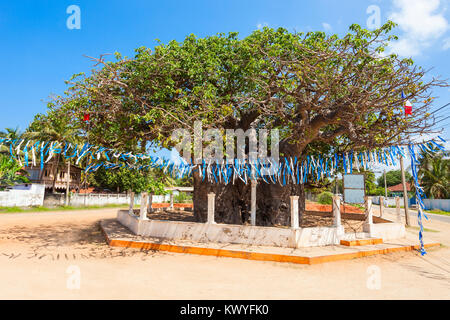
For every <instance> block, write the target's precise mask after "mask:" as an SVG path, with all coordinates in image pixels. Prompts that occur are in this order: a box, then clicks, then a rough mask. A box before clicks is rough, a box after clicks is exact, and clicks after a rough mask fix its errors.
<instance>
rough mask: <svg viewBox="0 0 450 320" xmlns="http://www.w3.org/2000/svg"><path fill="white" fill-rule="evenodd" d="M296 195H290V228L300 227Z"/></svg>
mask: <svg viewBox="0 0 450 320" xmlns="http://www.w3.org/2000/svg"><path fill="white" fill-rule="evenodd" d="M298 198H299V197H298V196H291V228H292V229H298V228H300V224H299V219H298Z"/></svg>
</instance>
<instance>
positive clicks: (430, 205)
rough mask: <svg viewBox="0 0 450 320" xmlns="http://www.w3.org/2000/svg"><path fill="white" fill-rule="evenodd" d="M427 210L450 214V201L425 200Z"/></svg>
mask: <svg viewBox="0 0 450 320" xmlns="http://www.w3.org/2000/svg"><path fill="white" fill-rule="evenodd" d="M423 204H424V205H425V210H433V209H434V210H442V211H447V212H450V199H423Z"/></svg>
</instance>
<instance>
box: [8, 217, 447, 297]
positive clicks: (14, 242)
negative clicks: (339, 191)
mask: <svg viewBox="0 0 450 320" xmlns="http://www.w3.org/2000/svg"><path fill="white" fill-rule="evenodd" d="M116 210H117V209H104V210H96V211H92V210H89V211H73V212H52V213H20V214H0V270H1V272H0V299H19V298H20V299H449V298H450V274H449V271H450V249H449V247H450V224H449V223H445V222H439V221H431V222H426V223H425V227H426V228H428V229H431V230H433V231H437V232H431V231H429V232H425V237H426V238H427V239H430V240H436V241H440V242H441V243H443V244H444V246H443V247H441V248H439V249H432V250H430V251H429V253H428V254H427V255H426V256H425V257H421V256H420V255H419V254H418V253H416V252H407V253H396V254H389V255H383V256H372V257H368V258H363V259H357V260H349V261H341V262H333V263H327V264H321V265H312V266H308V265H297V264H290V263H275V262H262V261H250V260H241V259H233V258H216V257H209V256H197V255H185V254H175V253H168V252H145V251H138V250H135V249H124V248H111V247H108V246H107V245H106V244H105V241H104V238H103V236H102V234H101V233H100V231H99V228H98V222H99V220H101V219H105V218H113V217H115V215H116ZM389 211H391V212H394V210H389ZM385 217H387V218H389V217H390V215H389V214H386V215H385ZM392 217H394V216H392ZM412 220H413V221H415V219H414V218H413V219H412ZM408 238H411V239H416V241H417V230H416V229H414V228H411V229H408ZM78 285H79V286H78Z"/></svg>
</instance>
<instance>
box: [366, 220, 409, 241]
mask: <svg viewBox="0 0 450 320" xmlns="http://www.w3.org/2000/svg"><path fill="white" fill-rule="evenodd" d="M363 230H364V232H367V233H368V234H369V236H370V237H372V238H381V239H383V241H388V240H394V239H400V238H403V237H405V236H406V230H405V226H404V225H403V224H402V223H394V222H389V223H374V224H370V225H369V224H365V225H363Z"/></svg>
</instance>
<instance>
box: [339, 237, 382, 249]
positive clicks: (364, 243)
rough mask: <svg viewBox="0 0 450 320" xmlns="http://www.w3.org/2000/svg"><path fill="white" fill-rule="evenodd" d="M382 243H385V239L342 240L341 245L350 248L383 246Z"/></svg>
mask: <svg viewBox="0 0 450 320" xmlns="http://www.w3.org/2000/svg"><path fill="white" fill-rule="evenodd" d="M382 243H383V239H381V238H370V239H356V240H341V245H343V246H348V247H353V246H367V245H374V244H382Z"/></svg>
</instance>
